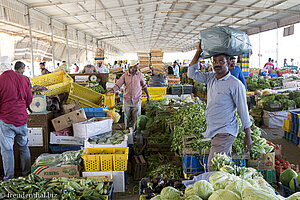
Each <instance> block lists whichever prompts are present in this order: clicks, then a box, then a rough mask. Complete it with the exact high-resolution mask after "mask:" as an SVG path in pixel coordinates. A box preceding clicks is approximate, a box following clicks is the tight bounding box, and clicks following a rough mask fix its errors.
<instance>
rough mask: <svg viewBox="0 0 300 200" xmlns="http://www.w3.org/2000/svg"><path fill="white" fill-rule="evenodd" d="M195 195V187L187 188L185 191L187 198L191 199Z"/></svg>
mask: <svg viewBox="0 0 300 200" xmlns="http://www.w3.org/2000/svg"><path fill="white" fill-rule="evenodd" d="M193 195H195V192H194V190H193V187H192V186H191V187H188V188H185V191H184V196H185V197H189V196H193Z"/></svg>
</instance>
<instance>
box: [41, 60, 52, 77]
mask: <svg viewBox="0 0 300 200" xmlns="http://www.w3.org/2000/svg"><path fill="white" fill-rule="evenodd" d="M40 69H41V74H42V75H45V74H50V72H49V71H48V69H46V67H45V62H41V63H40Z"/></svg>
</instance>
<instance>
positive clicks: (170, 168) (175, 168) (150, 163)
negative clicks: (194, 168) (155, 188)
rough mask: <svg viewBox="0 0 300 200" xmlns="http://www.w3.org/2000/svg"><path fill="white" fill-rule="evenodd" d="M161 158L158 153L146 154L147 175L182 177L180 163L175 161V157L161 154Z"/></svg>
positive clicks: (169, 177) (170, 177)
mask: <svg viewBox="0 0 300 200" xmlns="http://www.w3.org/2000/svg"><path fill="white" fill-rule="evenodd" d="M162 156H163V158H161V157H160V156H159V155H158V154H150V155H146V156H145V159H146V161H147V172H146V175H147V177H150V178H153V177H162V178H167V179H179V178H180V177H182V164H181V162H176V159H174V158H172V157H169V156H168V155H162Z"/></svg>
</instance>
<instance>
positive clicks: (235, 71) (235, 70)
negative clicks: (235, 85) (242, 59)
mask: <svg viewBox="0 0 300 200" xmlns="http://www.w3.org/2000/svg"><path fill="white" fill-rule="evenodd" d="M230 73H231V75H232V76H234V77H235V78H237V79H239V80H240V81H241V82H242V83H243V84H244V86H245V88H246V90H247V85H246V81H245V78H244V75H243V72H242V70H241V68H240V67H239V66H234V68H233V69H232V70H230Z"/></svg>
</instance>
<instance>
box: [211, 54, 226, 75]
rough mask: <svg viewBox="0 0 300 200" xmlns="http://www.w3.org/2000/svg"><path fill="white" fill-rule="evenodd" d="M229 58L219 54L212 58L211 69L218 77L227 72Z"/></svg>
mask: <svg viewBox="0 0 300 200" xmlns="http://www.w3.org/2000/svg"><path fill="white" fill-rule="evenodd" d="M229 63H230V57H229V56H228V55H226V54H219V55H215V56H214V57H213V68H214V71H215V72H216V74H217V75H218V76H222V75H225V74H226V73H227V72H228V65H229Z"/></svg>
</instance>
